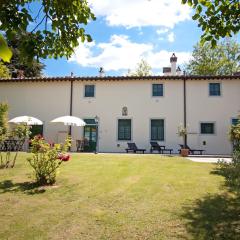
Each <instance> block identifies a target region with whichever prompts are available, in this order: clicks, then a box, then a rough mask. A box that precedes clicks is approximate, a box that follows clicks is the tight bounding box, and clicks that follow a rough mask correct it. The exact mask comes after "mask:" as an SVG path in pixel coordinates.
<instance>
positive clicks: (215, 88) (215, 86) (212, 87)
mask: <svg viewBox="0 0 240 240" xmlns="http://www.w3.org/2000/svg"><path fill="white" fill-rule="evenodd" d="M209 95H210V96H220V95H221V85H220V83H209Z"/></svg>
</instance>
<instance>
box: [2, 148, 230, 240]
mask: <svg viewBox="0 0 240 240" xmlns="http://www.w3.org/2000/svg"><path fill="white" fill-rule="evenodd" d="M25 159H26V154H24V153H22V154H20V156H19V159H18V160H17V164H16V167H15V168H14V169H2V170H0V222H1V225H0V226H1V227H0V239H18V240H21V239H31V240H32V239H41V240H42V239H58V240H59V239H68V240H69V239H84V240H85V239H87V240H88V239H100V240H104V239H218V238H214V237H216V234H215V232H214V231H215V227H214V226H211V223H209V221H208V217H207V216H206V217H205V218H206V219H205V218H204V216H205V215H204V214H209V211H210V213H211V214H212V215H214V214H215V213H214V212H212V209H210V210H209V209H208V208H209V205H208V204H207V205H206V206H203V204H204V203H205V202H202V203H201V204H200V203H199V201H205V200H206V201H209V199H206V198H208V197H209V198H213V197H214V196H216V197H217V196H222V195H221V194H223V190H221V188H220V186H221V183H222V182H223V178H222V177H221V176H218V175H213V174H211V171H212V170H213V168H214V165H213V164H206V163H194V162H190V161H188V160H185V159H183V158H178V157H162V156H159V155H133V154H129V155H126V154H122V155H121V154H98V155H94V154H72V159H71V161H70V162H68V163H65V164H63V165H62V166H61V168H60V172H59V175H58V178H57V183H56V185H55V186H54V187H45V188H35V186H34V184H32V183H31V181H32V176H31V173H32V170H31V168H30V167H29V166H28V163H27V161H26V160H25ZM221 200H222V199H221ZM212 204H215V203H214V202H213V203H212ZM224 204H225V203H224ZM221 206H222V205H221ZM225 206H226V204H225ZM202 207H203V209H202V212H201V214H200V213H199V211H201V208H202ZM219 209H220V206H218V207H217V209H215V208H214V209H213V210H214V211H219ZM212 215H211V216H212ZM233 217H234V216H233ZM231 219H232V218H231ZM231 219H230V220H231ZM198 220H199V221H202V222H201V223H202V224H200V225H199V224H198V223H199V222H198ZM215 220H216V219H215ZM203 221H205V222H206V221H207V223H206V224H207V226H205V225H204V223H205V222H203ZM214 223H215V224H216V225H217V224H218V222H217V223H216V221H215V222H214ZM193 224H195V226H197V228H198V229H195V228H194V225H193ZM209 224H210V225H209ZM191 226H192V227H191ZM221 226H222V225H221ZM208 227H210V228H208ZM211 227H212V228H213V229H212V228H211ZM223 231H224V229H223ZM212 236H213V238H211V237H212ZM229 236H230V235H229ZM219 239H224V238H219ZM228 239H230V238H228Z"/></svg>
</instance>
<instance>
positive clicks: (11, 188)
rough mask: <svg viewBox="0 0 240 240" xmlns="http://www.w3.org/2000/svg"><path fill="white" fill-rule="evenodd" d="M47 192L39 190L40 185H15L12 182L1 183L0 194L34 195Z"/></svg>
mask: <svg viewBox="0 0 240 240" xmlns="http://www.w3.org/2000/svg"><path fill="white" fill-rule="evenodd" d="M45 191H46V190H45V189H42V188H39V185H37V184H36V183H33V182H23V183H13V182H12V180H4V181H2V182H0V194H3V193H7V192H23V193H25V194H29V195H33V194H40V193H44V192H45Z"/></svg>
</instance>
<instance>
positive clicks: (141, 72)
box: [127, 59, 152, 77]
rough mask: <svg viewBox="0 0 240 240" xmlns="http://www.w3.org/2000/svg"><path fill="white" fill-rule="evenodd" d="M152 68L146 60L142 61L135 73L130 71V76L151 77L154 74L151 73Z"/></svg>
mask: <svg viewBox="0 0 240 240" xmlns="http://www.w3.org/2000/svg"><path fill="white" fill-rule="evenodd" d="M151 70H152V67H151V66H150V65H149V64H148V63H147V61H146V60H144V59H141V61H140V62H139V63H138V64H137V68H136V69H135V71H133V72H132V71H131V70H129V71H128V74H127V75H128V76H137V77H144V76H150V75H151V74H152V72H151Z"/></svg>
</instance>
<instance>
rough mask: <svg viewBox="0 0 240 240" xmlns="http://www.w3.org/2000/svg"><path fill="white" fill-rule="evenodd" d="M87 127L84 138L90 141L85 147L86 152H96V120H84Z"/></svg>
mask: <svg viewBox="0 0 240 240" xmlns="http://www.w3.org/2000/svg"><path fill="white" fill-rule="evenodd" d="M84 121H85V122H86V126H85V127H84V136H83V137H84V138H85V139H87V140H88V144H86V146H84V151H85V152H95V151H96V140H97V127H96V124H95V120H94V119H84Z"/></svg>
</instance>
